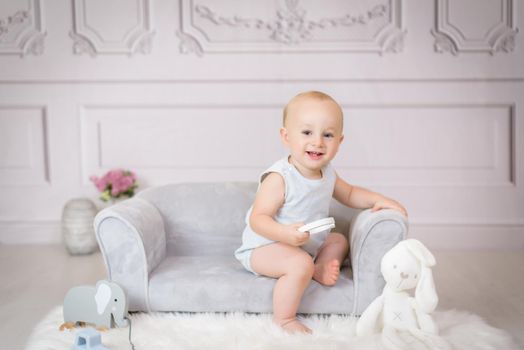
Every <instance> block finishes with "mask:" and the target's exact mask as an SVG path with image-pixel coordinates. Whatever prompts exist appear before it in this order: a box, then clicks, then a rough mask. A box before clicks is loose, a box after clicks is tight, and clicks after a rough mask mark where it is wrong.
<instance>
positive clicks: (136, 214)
mask: <svg viewBox="0 0 524 350" xmlns="http://www.w3.org/2000/svg"><path fill="white" fill-rule="evenodd" d="M256 186H257V185H256V184H255V183H205V184H203V183H188V184H173V185H166V186H158V187H153V188H150V189H147V190H145V191H142V192H140V193H139V194H138V195H136V196H135V197H133V198H131V199H128V200H125V201H123V202H120V203H118V204H116V205H113V206H111V207H108V208H106V209H104V210H102V211H100V212H99V213H98V215H97V216H96V218H95V223H94V225H95V232H96V237H97V240H98V243H99V245H100V250H101V251H102V254H103V257H104V261H105V264H106V268H107V274H108V278H109V279H110V280H112V281H114V282H116V283H118V284H119V285H121V286H122V287H123V288H124V290H125V291H126V293H127V295H128V299H129V310H130V311H186V312H234V311H237V312H238V311H241V312H271V310H272V290H273V286H274V283H275V280H274V279H271V278H266V277H262V276H255V275H253V274H251V273H249V272H247V271H246V270H244V268H243V267H242V266H241V264H240V263H239V262H238V261H237V260H236V259H235V257H234V255H233V253H234V251H235V249H236V248H238V247H239V246H240V244H241V236H242V231H243V229H244V225H245V214H246V211H247V210H248V208H249V207H250V205H251V204H252V202H253V199H254V196H255V192H256ZM331 215H332V216H334V217H335V220H336V225H337V227H336V229H335V230H336V231H337V232H342V233H344V234H348V235H349V239H350V244H351V248H350V254H349V259H348V262H347V264H346V265H349V264H350V265H351V268H350V267H349V266H345V267H344V268H343V269H342V272H341V277H340V278H339V280H338V281H337V283H336V285H335V286H333V287H326V286H322V285H320V284H318V283H317V282H315V281H312V282H311V284H310V285H309V286H308V288H307V290H306V291H305V294H304V296H303V298H302V302H301V305H300V308H299V312H300V313H318V314H352V315H360V314H361V313H362V311H363V310H364V309H365V308H366V307H367V305H369V303H370V302H371V301H372V300H373V299H374V298H375V297H376V296H378V295H379V294H380V293H381V292H382V288H383V286H384V281H383V279H382V276H381V273H380V260H381V258H382V256H383V255H384V253H385V252H386V251H387V250H389V249H390V248H391V247H393V245H395V244H396V243H397V242H398V241H400V240H402V239H404V237H405V235H406V233H407V222H406V219H405V218H404V217H403V216H402V215H401V214H400V213H398V212H396V211H393V210H381V211H378V212H376V213H371V211H370V210H364V211H361V212H360V211H355V210H352V209H349V208H347V207H344V206H342V205H340V204H339V203H338V202H336V201H333V203H332V206H331Z"/></svg>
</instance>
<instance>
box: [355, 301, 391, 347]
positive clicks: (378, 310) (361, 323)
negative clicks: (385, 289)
mask: <svg viewBox="0 0 524 350" xmlns="http://www.w3.org/2000/svg"><path fill="white" fill-rule="evenodd" d="M383 308H384V295H380V296H378V297H377V298H375V300H373V302H371V304H369V306H368V307H367V309H366V310H365V311H364V312H363V313H362V316H360V318H359V319H358V321H357V328H356V334H357V336H359V337H361V336H367V335H371V334H373V333H375V330H376V329H377V323H378V321H379V316H380V315H381V314H382V310H383Z"/></svg>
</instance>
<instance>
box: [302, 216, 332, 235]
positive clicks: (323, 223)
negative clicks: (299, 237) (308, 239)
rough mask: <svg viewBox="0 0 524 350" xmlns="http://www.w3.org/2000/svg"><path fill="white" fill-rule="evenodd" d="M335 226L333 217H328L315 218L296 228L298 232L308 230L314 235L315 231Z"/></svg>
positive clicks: (322, 230) (318, 231)
mask: <svg viewBox="0 0 524 350" xmlns="http://www.w3.org/2000/svg"><path fill="white" fill-rule="evenodd" d="M334 227H335V219H333V218H331V217H329V218H325V219H320V220H316V221H313V222H310V223H309V224H306V225H304V226H302V227H300V228H299V229H298V230H299V231H300V232H306V231H307V232H309V234H311V235H314V234H315V233H320V232H324V231H326V230H329V229H332V228H334Z"/></svg>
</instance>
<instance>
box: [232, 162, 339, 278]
mask: <svg viewBox="0 0 524 350" xmlns="http://www.w3.org/2000/svg"><path fill="white" fill-rule="evenodd" d="M269 173H278V174H280V175H281V176H282V178H283V179H284V183H285V200H284V205H283V206H282V207H281V208H280V209H279V211H278V212H277V214H276V215H275V217H274V219H275V221H277V222H278V223H281V224H285V225H287V224H294V223H297V222H303V223H305V224H307V223H310V222H312V221H315V220H319V219H323V218H326V217H328V216H329V205H330V203H331V198H332V197H333V191H334V190H335V182H336V174H335V171H334V170H333V168H332V167H331V165H330V164H327V165H326V166H325V167H323V168H322V178H321V179H318V180H317V179H315V180H311V179H307V178H305V177H304V176H302V174H300V173H299V171H298V170H297V169H296V168H295V167H294V166H293V165H292V164H290V163H289V161H288V157H285V158H283V159H281V160H279V161H277V162H276V163H275V164H273V165H272V166H271V167H269V168H268V169H267V170H266V171H264V172H263V173H262V175H261V176H260V182H259V188H260V184H261V183H262V181H264V179H265V178H266V176H267V175H268V174H269ZM252 210H253V206H251V208H250V209H249V210H248V212H247V214H246V219H245V220H246V228H245V229H244V232H243V234H242V246H241V247H240V248H238V249H237V250H236V251H235V257H236V258H237V259H238V260H239V261H240V262H241V263H242V265H243V266H244V267H245V268H246V269H247V270H248V271H250V272H252V273H254V274H256V272H254V271H253V269H252V268H251V253H252V252H253V250H254V249H255V248H257V247H260V246H263V245H267V244H271V243H274V241H272V240H270V239H268V238H265V237H263V236H261V235H259V234H257V233H256V232H255V231H253V229H252V228H251V226H250V225H249V217H250V215H251V211H252ZM329 231H330V230H326V231H324V232H322V233H318V234H315V235H312V236H311V238H310V239H309V241H308V242H307V243H306V244H305V245H302V246H301V248H302V249H304V250H305V251H306V252H308V253H309V254H310V255H311V256H312V257H313V258H315V257H316V255H317V253H318V249H319V248H320V246H321V245H322V243H324V240H325V239H326V237H327V235H328V234H329Z"/></svg>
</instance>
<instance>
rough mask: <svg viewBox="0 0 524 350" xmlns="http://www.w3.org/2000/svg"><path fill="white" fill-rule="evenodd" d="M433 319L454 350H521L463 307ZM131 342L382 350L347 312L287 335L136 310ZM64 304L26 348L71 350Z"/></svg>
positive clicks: (239, 317) (141, 348) (265, 325)
mask: <svg viewBox="0 0 524 350" xmlns="http://www.w3.org/2000/svg"><path fill="white" fill-rule="evenodd" d="M433 317H434V319H435V321H436V322H437V324H438V326H439V328H440V334H441V336H442V337H443V338H444V339H446V340H447V341H448V342H449V344H451V346H452V348H453V349H454V350H461V349H467V350H490V349H493V350H495V349H497V350H499V349H503V350H517V349H519V347H518V346H517V345H516V344H515V343H514V342H513V340H512V338H511V336H510V335H509V334H508V333H507V332H505V331H502V330H499V329H496V328H493V327H491V326H489V325H487V324H486V323H485V322H484V321H483V320H482V319H481V318H480V317H478V316H476V315H473V314H469V313H466V312H460V311H455V310H451V311H437V312H435V313H433ZM131 320H132V341H133V343H134V345H135V349H136V350H145V349H148V350H150V349H170V350H178V349H183V350H191V349H205V350H208V349H242V350H243V349H257V350H263V349H271V350H279V349H300V350H309V349H323V350H324V349H329V350H335V349H337V350H338V349H359V350H366V349H370V350H371V349H381V348H382V346H381V345H380V337H379V336H373V337H355V323H356V319H355V318H353V317H349V316H335V315H334V316H329V317H322V316H309V317H305V318H303V319H302V321H303V322H304V323H305V324H306V325H307V326H308V327H310V328H311V329H313V332H314V333H313V334H312V335H304V334H300V335H298V334H294V335H289V334H286V333H284V332H283V331H282V330H280V329H279V328H278V327H277V326H275V325H274V324H273V322H272V321H271V315H267V314H264V315H251V314H239V313H233V314H186V313H151V314H145V313H137V314H133V315H132V316H131ZM62 322H63V319H62V307H61V306H60V307H57V308H55V309H53V310H52V311H51V312H50V313H49V314H48V315H47V316H46V317H45V318H44V319H43V320H42V321H41V322H40V323H39V324H38V325H37V326H36V328H35V330H34V331H33V333H32V335H31V337H30V339H29V341H28V343H27V346H26V350H37V349H38V350H42V349H56V350H60V349H64V350H66V349H67V350H69V349H71V347H72V345H73V343H74V339H75V334H76V332H78V329H76V330H70V331H68V330H66V331H63V332H60V331H59V330H58V327H59V325H60V324H61V323H62ZM128 330H129V329H128V328H122V329H111V330H109V331H107V332H103V333H102V344H103V345H104V346H105V347H107V348H109V349H111V350H128V349H131V347H130V344H129V342H128Z"/></svg>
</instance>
